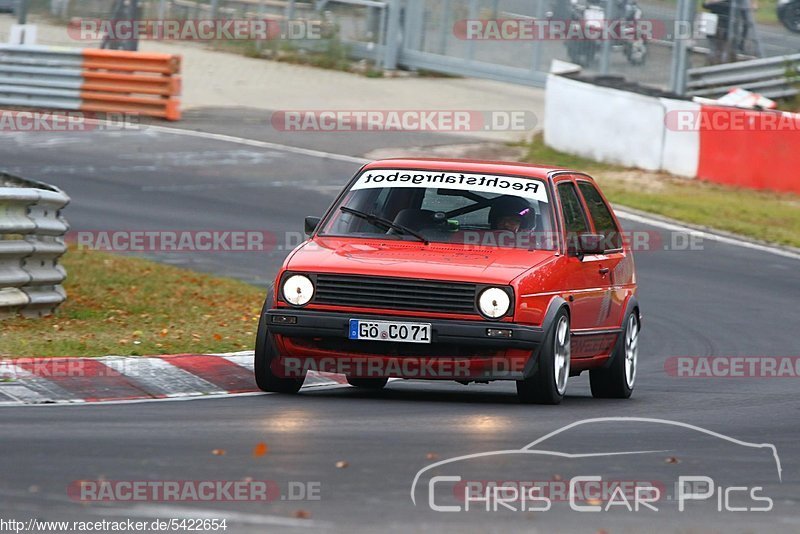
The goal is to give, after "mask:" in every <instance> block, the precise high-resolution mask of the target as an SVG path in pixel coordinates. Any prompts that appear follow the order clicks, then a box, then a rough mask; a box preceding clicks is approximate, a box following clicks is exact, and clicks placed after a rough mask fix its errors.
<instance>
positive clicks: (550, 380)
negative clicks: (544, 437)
mask: <svg viewBox="0 0 800 534" xmlns="http://www.w3.org/2000/svg"><path fill="white" fill-rule="evenodd" d="M571 347H572V345H571V340H570V331H569V314H568V313H567V310H566V309H562V310H561V311H559V312H558V315H556V318H555V320H554V321H553V326H552V327H551V328H550V331H549V332H548V333H547V336H545V339H544V341H543V343H542V347H541V348H540V349H539V361H538V362H537V366H536V372H535V373H534V374H533V375H531V376H530V377H528V378H526V379H524V380H517V396H518V397H519V400H520V401H521V402H525V403H534V404H559V403H561V400H562V399H563V398H564V392H565V391H566V390H567V379H568V378H569V366H570V354H571V352H572V348H571Z"/></svg>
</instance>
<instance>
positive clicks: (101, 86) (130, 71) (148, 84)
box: [80, 49, 181, 121]
mask: <svg viewBox="0 0 800 534" xmlns="http://www.w3.org/2000/svg"><path fill="white" fill-rule="evenodd" d="M180 68H181V57H180V56H175V55H171V54H155V53H145V52H131V51H127V50H98V49H84V50H83V67H82V70H83V83H82V86H81V94H80V96H81V110H83V111H93V112H105V113H111V112H119V113H139V114H142V115H147V116H151V117H160V118H163V119H167V120H171V121H175V120H179V119H180V118H181V111H180V99H179V98H178V96H179V95H180V92H181V78H180V74H179V73H180Z"/></svg>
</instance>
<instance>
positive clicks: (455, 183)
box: [351, 169, 547, 202]
mask: <svg viewBox="0 0 800 534" xmlns="http://www.w3.org/2000/svg"><path fill="white" fill-rule="evenodd" d="M383 187H426V188H437V189H457V190H460V191H464V190H468V191H475V192H483V193H496V194H498V195H514V196H517V197H524V198H529V199H533V200H538V201H539V202H547V191H546V190H545V186H544V182H542V181H541V180H536V179H533V178H517V177H514V176H496V175H486V174H466V173H461V172H442V171H418V170H410V169H399V170H398V169H376V170H369V171H365V172H364V173H363V174H362V175H361V176H359V178H358V180H357V181H356V183H355V184H353V187H352V188H351V189H354V190H358V189H380V188H383Z"/></svg>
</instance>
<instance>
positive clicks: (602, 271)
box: [597, 267, 610, 276]
mask: <svg viewBox="0 0 800 534" xmlns="http://www.w3.org/2000/svg"><path fill="white" fill-rule="evenodd" d="M597 272H599V273H600V276H605V275H607V274H608V273H609V272H610V269H609V268H608V267H600V270H599V271H597Z"/></svg>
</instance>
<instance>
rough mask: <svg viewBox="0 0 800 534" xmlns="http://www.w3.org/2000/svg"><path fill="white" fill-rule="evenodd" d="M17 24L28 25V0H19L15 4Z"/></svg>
mask: <svg viewBox="0 0 800 534" xmlns="http://www.w3.org/2000/svg"><path fill="white" fill-rule="evenodd" d="M17 23H18V24H27V23H28V0H19V2H18V4H17Z"/></svg>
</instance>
